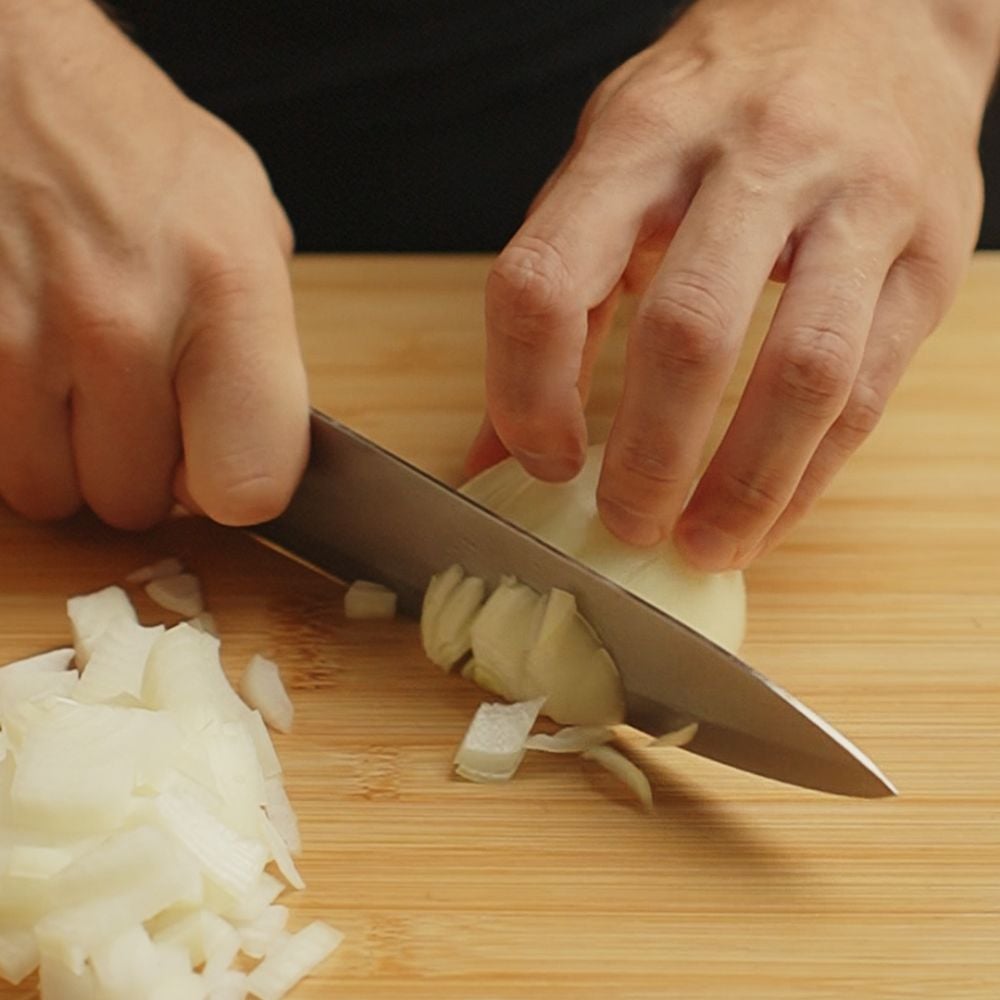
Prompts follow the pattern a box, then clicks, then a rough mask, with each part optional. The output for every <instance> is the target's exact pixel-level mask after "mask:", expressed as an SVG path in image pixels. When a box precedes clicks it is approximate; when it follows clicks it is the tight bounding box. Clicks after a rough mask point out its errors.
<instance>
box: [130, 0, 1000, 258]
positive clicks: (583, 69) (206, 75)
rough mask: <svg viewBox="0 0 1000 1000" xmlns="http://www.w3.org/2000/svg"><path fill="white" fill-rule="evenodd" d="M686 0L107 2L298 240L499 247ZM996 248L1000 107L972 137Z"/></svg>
mask: <svg viewBox="0 0 1000 1000" xmlns="http://www.w3.org/2000/svg"><path fill="white" fill-rule="evenodd" d="M684 5H685V4H684V3H683V2H681V0H236V2H234V0H111V3H110V6H111V7H112V8H113V10H114V11H115V12H116V14H117V15H118V19H119V21H120V22H121V23H122V25H123V26H124V27H125V28H126V30H127V31H129V33H130V34H131V35H132V36H133V38H135V40H136V41H137V42H138V43H139V44H140V45H142V46H143V47H144V48H145V49H146V50H147V51H148V52H149V53H150V55H151V56H152V57H153V58H154V59H155V60H156V61H157V62H158V63H159V64H160V65H161V66H162V67H163V68H164V69H165V70H166V71H167V72H168V73H169V74H170V75H171V76H172V77H173V79H174V80H176V81H177V83H178V84H179V85H180V86H181V87H182V88H183V89H184V90H185V91H186V92H187V93H188V94H189V95H190V96H191V97H192V98H194V99H195V100H197V101H198V102H199V103H201V104H203V105H205V106H206V107H207V108H209V109H210V110H211V111H213V112H215V113H216V114H217V115H219V117H221V118H223V119H224V120H226V121H228V122H229V123H230V124H231V125H233V127H235V128H236V130H237V131H239V132H240V133H241V134H242V135H243V136H244V137H245V138H246V139H247V140H248V141H249V142H250V143H251V145H253V146H254V147H255V149H256V150H257V151H258V153H259V154H260V156H261V158H262V159H263V161H264V163H265V165H266V166H267V168H268V171H269V172H270V174H271V180H272V183H273V184H274V187H275V191H276V192H277V194H278V197H279V198H280V199H281V201H282V203H283V205H284V206H285V209H286V211H287V212H288V214H289V216H290V218H291V220H292V224H293V226H294V228H295V232H296V237H297V245H298V247H299V249H302V250H413V251H433V250H495V249H498V248H499V247H501V246H502V245H503V244H504V243H505V242H506V240H507V239H508V238H509V236H510V235H511V234H512V233H513V231H514V230H515V229H516V228H517V226H518V225H519V223H520V220H521V218H522V217H523V215H524V212H525V210H526V208H527V207H528V205H529V203H530V201H531V199H532V198H533V197H534V195H535V193H536V192H537V190H538V188H539V187H540V186H541V185H542V183H543V182H544V180H545V178H546V177H547V176H548V174H549V172H550V171H551V170H552V168H553V167H554V166H555V165H556V163H558V161H559V159H560V158H561V157H562V155H563V153H564V152H565V150H566V149H567V148H568V146H569V144H570V141H571V139H572V136H573V131H574V128H575V124H576V120H577V117H578V115H579V112H580V110H581V109H582V107H583V104H584V103H585V101H586V100H587V98H588V97H589V96H590V94H591V92H592V91H593V89H594V88H595V87H596V86H597V84H598V83H599V82H600V81H601V80H602V79H603V78H604V77H605V76H606V75H607V74H608V73H610V72H611V71H612V70H613V69H614V68H615V67H617V66H618V65H620V64H621V63H622V62H624V60H625V59H627V58H628V57H629V56H630V55H632V54H634V53H635V52H638V51H639V50H640V49H642V48H644V47H645V46H646V45H648V44H649V43H650V42H652V41H653V40H654V39H655V38H656V37H658V36H659V35H660V34H661V33H662V32H663V31H664V30H665V29H666V28H667V27H668V26H669V24H670V22H671V20H672V18H673V17H674V16H675V15H676V13H677V11H678V10H679V9H680V8H681V7H683V6H684ZM981 152H982V157H983V169H984V174H985V176H986V186H987V212H986V218H985V220H984V224H983V234H982V240H981V245H983V246H1000V104H998V102H997V101H994V104H993V107H992V108H991V111H990V113H989V114H988V115H987V125H986V128H985V129H984V134H983V140H982V144H981Z"/></svg>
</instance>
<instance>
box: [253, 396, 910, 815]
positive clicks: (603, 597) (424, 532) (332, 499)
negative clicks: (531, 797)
mask: <svg viewBox="0 0 1000 1000" xmlns="http://www.w3.org/2000/svg"><path fill="white" fill-rule="evenodd" d="M311 433H312V447H311V453H310V459H309V464H308V467H307V469H306V472H305V475H304V477H303V479H302V482H301V483H300V485H299V487H298V489H297V491H296V493H295V495H294V497H293V498H292V501H291V503H290V504H289V506H288V508H287V509H286V510H285V512H284V513H283V514H282V515H281V516H280V517H278V518H276V519H275V520H273V521H269V522H266V523H265V524H262V525H257V526H256V527H255V528H254V529H253V531H254V533H256V534H257V535H259V536H260V537H261V538H263V539H264V540H265V541H268V542H270V543H271V544H273V545H276V546H277V547H279V548H281V549H283V550H285V551H287V552H289V553H291V554H292V555H294V556H295V557H297V558H298V559H299V560H301V561H303V562H306V563H308V564H310V565H312V566H314V567H316V568H318V569H320V570H322V571H324V572H326V573H329V574H331V575H332V576H335V577H337V578H338V579H340V580H343V581H351V580H355V579H360V578H363V579H368V580H374V581H376V582H378V583H382V584H385V585H386V586H388V587H390V588H392V589H393V590H394V591H395V592H396V593H397V594H398V595H399V605H400V609H401V610H402V611H403V612H404V613H407V614H410V615H413V616H414V617H419V614H420V606H421V601H422V598H423V593H424V590H425V589H426V587H427V583H428V581H429V580H430V578H431V576H432V575H433V574H435V573H438V572H440V571H441V570H443V569H445V568H446V567H448V566H450V565H451V564H452V563H459V564H461V566H462V567H463V568H464V569H465V571H466V572H467V573H471V574H473V575H475V576H481V577H483V578H484V579H485V580H486V581H487V583H489V584H491V585H492V584H495V583H497V582H498V581H499V579H500V577H501V575H513V576H516V577H517V578H518V579H519V580H521V581H523V582H524V583H527V584H528V585H529V586H531V587H534V588H535V589H536V590H538V591H542V592H544V591H547V590H549V589H550V588H552V587H559V588H561V589H563V590H567V591H569V592H570V593H572V594H574V595H575V597H576V600H577V605H578V607H579V609H580V612H581V614H583V615H584V617H585V618H586V619H587V620H588V621H589V622H590V624H591V625H592V626H593V628H594V629H595V630H596V632H597V634H598V635H599V636H600V637H601V641H602V642H603V643H604V645H605V647H606V648H607V650H608V652H609V653H610V654H611V656H612V657H613V659H614V661H615V663H616V664H617V666H618V669H619V671H620V673H621V675H622V680H623V684H624V687H625V692H626V697H625V701H626V722H627V723H628V724H629V725H631V726H633V727H635V728H636V729H639V730H642V731H643V732H646V733H649V734H651V735H653V736H657V735H661V734H663V733H666V732H669V731H672V730H674V729H677V728H679V727H680V726H682V725H685V724H687V723H689V722H692V721H696V722H697V723H698V730H697V734H696V735H695V737H694V739H693V740H692V741H691V742H690V743H688V744H686V745H685V747H684V749H685V750H688V751H689V752H691V753H695V754H699V755H701V756H704V757H709V758H712V759H714V760H716V761H720V762H721V763H723V764H728V765H731V766H733V767H737V768H740V769H742V770H745V771H751V772H754V773H756V774H759V775H762V776H765V777H768V778H773V779H776V780H778V781H783V782H787V783H790V784H794V785H801V786H804V787H808V788H813V789H817V790H820V791H825V792H832V793H835V794H840V795H851V796H858V797H865V798H876V797H880V796H886V795H894V794H896V789H895V787H894V786H893V784H892V782H891V781H890V780H889V779H888V778H887V777H886V776H885V775H884V774H883V773H882V772H881V770H879V768H878V767H877V766H876V765H875V764H874V763H873V762H872V761H871V760H870V759H869V758H868V757H867V756H866V755H865V754H864V753H863V752H862V751H861V750H860V749H858V747H856V746H855V745H854V744H853V743H851V741H850V740H848V739H847V737H845V736H844V735H843V734H841V733H839V732H838V731H837V730H836V729H835V728H834V727H833V726H832V725H830V724H829V723H828V722H827V721H826V720H824V719H823V718H821V717H820V716H819V715H817V714H816V713H815V712H813V711H812V710H811V709H810V708H808V707H807V706H806V705H804V704H803V703H802V702H800V701H799V700H797V699H796V698H794V697H793V696H792V695H791V694H789V693H788V692H787V691H785V690H783V689H782V688H781V687H779V686H778V685H777V684H775V683H773V682H772V681H770V680H769V679H768V678H767V677H765V676H764V675H763V674H762V673H760V672H759V671H757V670H755V669H754V668H753V667H751V666H749V665H748V664H746V663H744V662H743V661H742V660H740V659H739V657H737V656H735V655H733V654H732V653H730V652H728V651H726V650H725V649H723V648H721V647H720V646H718V645H716V644H715V643H714V642H712V641H711V640H709V639H707V638H705V637H704V636H703V635H701V634H700V633H698V632H695V631H694V630H693V629H691V628H689V627H688V626H687V625H685V624H684V623H683V622H680V621H678V620H677V619H676V618H673V617H672V616H671V615H669V614H666V613H664V612H663V611H661V610H660V609H658V608H655V607H653V606H652V605H650V604H648V603H646V602H645V601H643V600H642V599H641V598H638V597H636V596H635V595H634V594H631V593H630V592H628V591H627V590H625V589H624V588H622V587H620V586H619V585H618V584H616V583H613V582H611V581H610V580H608V579H606V578H605V577H603V576H601V575H600V574H599V573H596V572H595V571H593V570H591V569H590V568H588V567H587V566H584V565H582V564H581V563H579V562H577V561H576V560H575V559H573V558H571V557H569V556H567V555H565V554H563V553H561V552H559V551H557V550H556V549H554V548H552V547H551V546H549V545H548V544H546V543H545V542H542V541H540V540H538V539H537V538H535V537H533V536H532V535H531V534H529V533H528V532H525V531H523V530H522V529H521V528H519V527H517V526H515V525H513V524H510V523H509V522H507V521H505V520H503V519H502V518H500V517H498V516H497V515H495V514H493V513H492V512H490V511H488V510H486V509H485V508H483V507H481V506H480V505H479V504H477V503H475V502H474V501H472V500H470V499H469V498H467V497H465V496H463V495H462V494H461V493H459V492H457V491H456V490H453V489H451V488H450V487H449V486H447V485H445V484H444V483H441V482H439V481H438V480H436V479H434V478H433V477H431V476H429V475H427V474H426V473H424V472H422V471H421V470H419V469H417V468H416V467H415V466H413V465H411V464H409V463H408V462H405V461H404V460H402V459H400V458H398V457H397V456H395V455H393V454H391V453H390V452H388V451H386V450H385V449H383V448H381V447H379V446H378V445H376V444H374V443H373V442H372V441H369V440H367V439H366V438H364V437H363V436H361V435H360V434H358V433H356V432H355V431H353V430H351V429H350V428H349V427H347V426H345V425H344V424H342V423H340V422H339V421H337V420H334V419H333V418H331V417H328V416H326V415H325V414H322V413H319V412H318V411H314V412H313V415H312V423H311Z"/></svg>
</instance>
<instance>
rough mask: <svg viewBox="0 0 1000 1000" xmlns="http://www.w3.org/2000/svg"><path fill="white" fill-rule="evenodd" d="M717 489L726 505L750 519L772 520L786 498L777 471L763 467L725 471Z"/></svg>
mask: <svg viewBox="0 0 1000 1000" xmlns="http://www.w3.org/2000/svg"><path fill="white" fill-rule="evenodd" d="M721 493H722V496H723V497H724V498H725V500H726V502H727V504H728V505H730V506H732V507H734V508H736V509H737V510H739V511H740V512H742V513H743V514H744V515H748V516H749V518H750V519H752V520H754V521H766V520H775V519H776V518H777V517H778V515H779V514H780V513H781V512H782V511H783V510H784V508H785V506H786V503H787V499H788V498H787V496H786V494H785V491H784V490H783V489H782V487H781V483H780V481H779V479H778V477H777V475H776V474H774V473H772V472H769V471H767V470H764V469H755V470H752V471H751V470H748V471H739V472H730V473H728V474H727V475H726V476H725V478H724V479H723V482H722V486H721Z"/></svg>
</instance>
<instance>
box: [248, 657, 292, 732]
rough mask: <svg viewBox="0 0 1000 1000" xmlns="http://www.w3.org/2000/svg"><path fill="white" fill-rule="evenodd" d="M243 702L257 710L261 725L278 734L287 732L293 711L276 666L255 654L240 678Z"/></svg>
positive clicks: (290, 725) (289, 729) (290, 724)
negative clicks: (265, 725)
mask: <svg viewBox="0 0 1000 1000" xmlns="http://www.w3.org/2000/svg"><path fill="white" fill-rule="evenodd" d="M240 694H241V695H242V696H243V700H244V701H245V702H246V703H247V704H248V705H249V706H250V707H251V708H255V709H257V711H259V712H260V714H261V715H262V716H263V717H264V721H265V722H266V723H267V724H268V725H269V726H270V727H271V728H272V729H277V730H278V732H280V733H287V732H290V731H291V728H292V720H293V717H294V714H295V709H294V707H293V706H292V701H291V699H290V698H289V697H288V692H287V691H286V690H285V685H284V684H283V683H282V681H281V673H280V672H279V670H278V665H277V664H276V663H274V662H273V661H272V660H268V659H266V658H265V657H263V656H261V655H260V654H255V655H254V656H253V657H252V658H251V660H250V662H249V663H248V664H247V667H246V670H244V671H243V676H242V677H241V678H240Z"/></svg>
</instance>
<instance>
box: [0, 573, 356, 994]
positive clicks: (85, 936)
mask: <svg viewBox="0 0 1000 1000" xmlns="http://www.w3.org/2000/svg"><path fill="white" fill-rule="evenodd" d="M167 568H170V567H167ZM167 579H169V577H167ZM154 582H155V581H154ZM68 610H69V613H70V615H71V627H72V631H73V636H74V649H63V650H54V651H52V652H49V653H45V654H40V655H39V656H37V657H31V658H29V659H27V660H19V661H17V662H16V663H13V664H9V665H7V666H5V667H0V978H2V979H4V980H6V981H8V982H11V983H18V982H22V981H23V980H24V979H26V978H27V977H28V976H29V975H30V974H31V973H32V972H34V971H36V970H37V971H38V973H39V983H40V996H41V1000H137V998H140V997H141V998H143V1000H208V998H211V1000H234V998H239V1000H242V998H245V997H246V996H248V995H250V994H251V991H252V990H253V989H254V988H255V987H254V986H253V985H252V984H253V983H257V984H258V985H259V988H260V989H261V990H262V991H263V992H258V993H254V994H253V995H256V996H258V997H274V998H275V1000H277V998H278V997H280V996H283V995H284V991H285V990H287V989H288V988H290V987H291V985H293V984H294V983H295V982H298V980H299V979H301V978H302V977H303V976H305V975H306V974H308V972H309V971H311V969H312V968H313V967H314V966H315V964H316V963H318V962H319V961H320V960H322V958H323V957H325V956H326V955H327V954H329V952H330V951H332V950H333V947H335V945H336V944H337V943H339V940H340V935H339V933H338V932H336V931H334V930H333V929H332V928H327V927H326V925H322V924H313V925H309V927H307V928H306V932H301V933H300V934H297V935H296V934H288V933H287V932H286V930H285V923H286V921H287V918H288V911H287V908H286V907H284V906H282V905H280V904H276V902H275V901H276V900H277V899H278V897H279V896H280V895H281V893H282V892H283V890H284V885H283V883H282V882H281V881H280V880H279V879H277V878H276V877H275V876H274V875H273V874H271V873H270V872H269V871H267V870H266V867H269V866H271V865H273V866H274V867H275V868H276V869H277V871H278V872H279V873H281V874H282V876H283V877H284V878H285V879H286V881H287V882H288V884H290V885H292V886H293V887H296V888H301V887H303V885H304V882H303V880H302V878H301V875H300V874H299V872H298V870H297V869H296V866H295V864H294V862H293V861H292V858H291V853H292V851H298V850H299V849H300V847H301V838H300V835H299V831H298V823H297V820H296V817H295V812H294V809H293V807H292V804H291V802H290V801H289V798H288V795H287V792H286V791H285V788H284V785H283V784H282V769H281V763H280V760H279V759H278V756H277V753H276V752H275V749H274V745H273V743H272V742H271V738H270V735H269V733H268V731H267V728H266V726H265V723H264V719H263V717H262V715H261V713H260V712H258V711H256V710H254V708H252V707H249V706H248V705H247V704H245V703H244V702H243V701H242V700H241V699H240V698H239V696H238V695H237V694H236V692H235V691H234V690H233V688H232V686H231V685H230V683H229V681H228V679H227V678H226V676H225V673H224V672H223V670H222V665H221V661H220V659H219V640H218V639H217V638H215V637H213V636H211V635H209V634H207V633H205V632H201V631H198V630H197V629H196V628H194V627H192V626H191V625H188V624H181V625H177V626H174V627H173V628H170V629H164V628H163V627H162V626H156V627H152V628H147V627H144V626H141V625H139V624H138V621H137V618H136V615H135V612H134V610H133V609H132V606H131V603H130V602H129V601H128V599H127V597H126V595H125V594H124V591H122V590H121V589H120V588H116V587H111V588H105V590H103V591H99V592H98V593H96V594H87V595H83V596H81V597H78V598H71V599H70V601H69V602H68ZM74 659H75V661H76V665H77V666H82V667H83V669H82V676H81V675H78V673H77V670H76V669H74V668H73V660H74ZM274 669H275V671H276V670H277V667H276V665H275V666H274ZM251 686H252V685H251ZM282 692H283V693H284V688H283V687H282ZM285 697H286V698H287V694H285ZM265 700H268V699H265ZM286 716H287V717H286V718H285V719H284V722H285V724H286V725H290V723H291V718H290V715H287V713H286ZM244 946H245V947H244ZM241 951H242V952H243V954H244V955H246V956H247V957H248V958H259V957H260V956H261V955H264V956H265V957H264V958H263V961H262V962H260V964H259V965H258V966H257V968H256V969H254V970H253V972H251V973H249V974H247V973H245V972H243V971H241V970H239V969H235V968H233V963H234V962H236V961H243V960H240V959H239V958H238V956H239V954H240V952H241ZM250 952H253V953H254V954H253V955H251V954H249V953H250ZM268 963H269V964H268ZM255 975H256V976H257V978H256V979H255V980H254V979H253V977H254V976H255Z"/></svg>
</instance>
